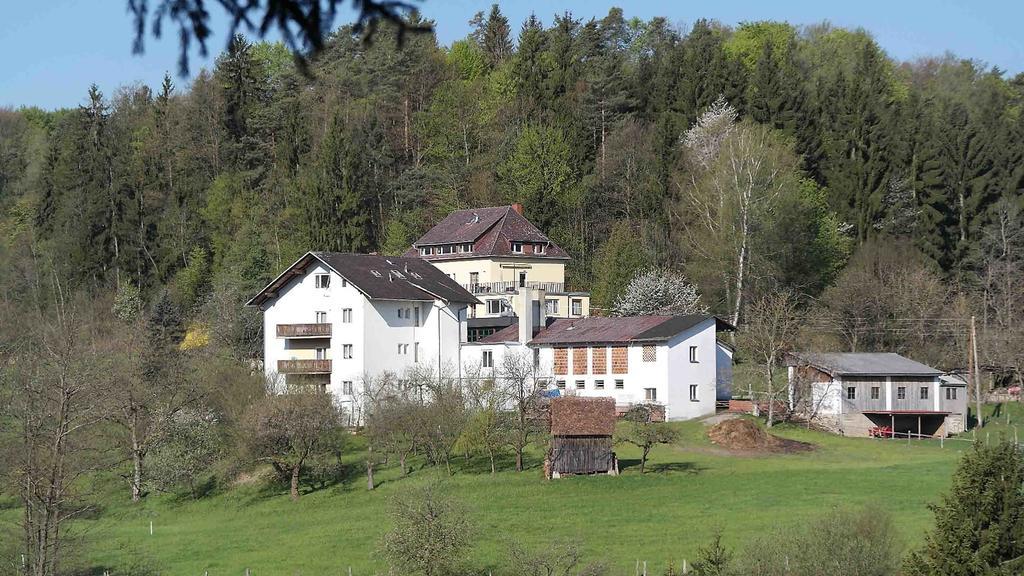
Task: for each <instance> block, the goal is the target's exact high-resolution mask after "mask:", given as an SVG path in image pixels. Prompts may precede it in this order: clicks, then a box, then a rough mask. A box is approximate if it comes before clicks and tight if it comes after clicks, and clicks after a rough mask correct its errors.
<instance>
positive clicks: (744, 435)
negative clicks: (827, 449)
mask: <svg viewBox="0 0 1024 576" xmlns="http://www.w3.org/2000/svg"><path fill="white" fill-rule="evenodd" d="M708 437H709V438H711V441H712V442H714V443H715V444H717V445H718V446H721V447H722V448H726V449H728V450H734V451H737V452H807V451H808V450H813V449H814V445H813V444H808V443H806V442H800V441H798V440H788V439H786V438H779V437H778V436H774V435H772V434H769V433H768V432H766V431H765V430H764V428H762V427H761V426H759V425H758V424H757V422H754V421H753V420H750V419H748V418H735V419H732V420H726V421H724V422H720V423H718V424H715V425H714V426H712V427H711V428H709V429H708Z"/></svg>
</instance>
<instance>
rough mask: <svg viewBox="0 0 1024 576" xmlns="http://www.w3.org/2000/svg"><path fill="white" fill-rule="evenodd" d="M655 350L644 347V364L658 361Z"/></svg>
mask: <svg viewBox="0 0 1024 576" xmlns="http://www.w3.org/2000/svg"><path fill="white" fill-rule="evenodd" d="M657 350H658V349H657V348H655V347H654V346H651V345H647V344H645V345H644V362H654V361H655V360H657V359H658V352H657Z"/></svg>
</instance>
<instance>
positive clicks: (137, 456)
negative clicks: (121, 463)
mask: <svg viewBox="0 0 1024 576" xmlns="http://www.w3.org/2000/svg"><path fill="white" fill-rule="evenodd" d="M131 427H132V482H131V484H132V502H138V501H139V500H141V499H142V446H141V443H140V442H139V430H138V413H137V412H133V413H132V419H131Z"/></svg>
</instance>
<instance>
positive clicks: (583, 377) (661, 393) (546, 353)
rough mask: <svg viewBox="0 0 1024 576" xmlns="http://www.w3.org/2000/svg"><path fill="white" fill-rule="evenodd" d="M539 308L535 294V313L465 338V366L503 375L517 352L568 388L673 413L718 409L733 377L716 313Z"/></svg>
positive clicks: (684, 415)
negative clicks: (548, 311) (547, 311)
mask: <svg viewBox="0 0 1024 576" xmlns="http://www.w3.org/2000/svg"><path fill="white" fill-rule="evenodd" d="M518 297H520V298H522V299H523V300H524V302H523V303H522V304H521V306H520V307H522V308H524V309H530V308H531V306H530V305H529V304H528V302H529V300H530V299H531V298H532V295H531V294H530V293H529V290H528V289H527V290H520V293H519V295H518ZM539 307H540V306H539V303H538V302H536V301H534V303H533V306H532V308H533V310H534V314H532V315H527V314H521V315H520V316H519V317H518V319H517V321H516V322H515V323H514V324H512V325H511V326H509V327H507V328H504V329H502V330H500V331H498V332H496V333H494V334H492V335H490V336H487V337H485V338H482V339H480V340H478V341H476V342H473V343H466V344H464V345H463V354H462V358H463V366H464V372H465V373H466V374H473V375H478V376H480V377H491V376H493V377H498V378H500V377H502V370H503V366H504V358H505V356H506V355H509V354H519V355H522V356H524V357H525V358H526V359H528V360H529V361H531V362H532V363H533V367H534V371H535V372H534V374H535V376H536V378H538V379H539V380H541V381H543V382H545V383H546V384H547V385H548V386H549V387H552V388H558V389H559V390H560V391H561V392H562V393H564V394H575V395H579V396H606V397H611V398H614V399H615V403H616V405H617V406H619V407H620V410H625V409H626V408H627V407H628V406H630V405H632V404H637V403H643V402H648V403H656V404H661V405H663V406H664V407H665V415H666V418H668V419H671V420H681V419H689V418H697V417H700V416H706V415H710V414H714V413H715V402H716V400H717V399H718V398H719V396H720V395H721V394H720V390H725V391H727V390H728V388H729V386H730V384H731V382H729V380H731V351H730V350H728V348H726V347H725V346H724V345H723V344H721V343H719V342H718V333H719V332H721V331H729V330H732V329H733V328H732V326H729V325H728V324H727V323H725V322H723V321H721V320H719V319H718V318H716V317H714V316H709V315H689V316H637V317H619V318H605V317H589V318H566V319H548V320H545V321H544V322H541V321H540V318H541V315H540V314H539ZM720 363H729V366H728V367H726V366H720V365H719V364H720ZM726 393H727V392H726Z"/></svg>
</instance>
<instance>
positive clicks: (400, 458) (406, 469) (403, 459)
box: [398, 452, 409, 476]
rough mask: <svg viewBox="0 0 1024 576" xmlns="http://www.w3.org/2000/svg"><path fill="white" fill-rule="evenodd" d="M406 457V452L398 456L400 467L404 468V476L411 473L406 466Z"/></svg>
mask: <svg viewBox="0 0 1024 576" xmlns="http://www.w3.org/2000/svg"><path fill="white" fill-rule="evenodd" d="M405 457H406V453H405V452H402V454H401V455H400V456H399V457H398V467H399V468H401V469H402V476H407V475H408V474H409V470H408V468H406V466H405Z"/></svg>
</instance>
